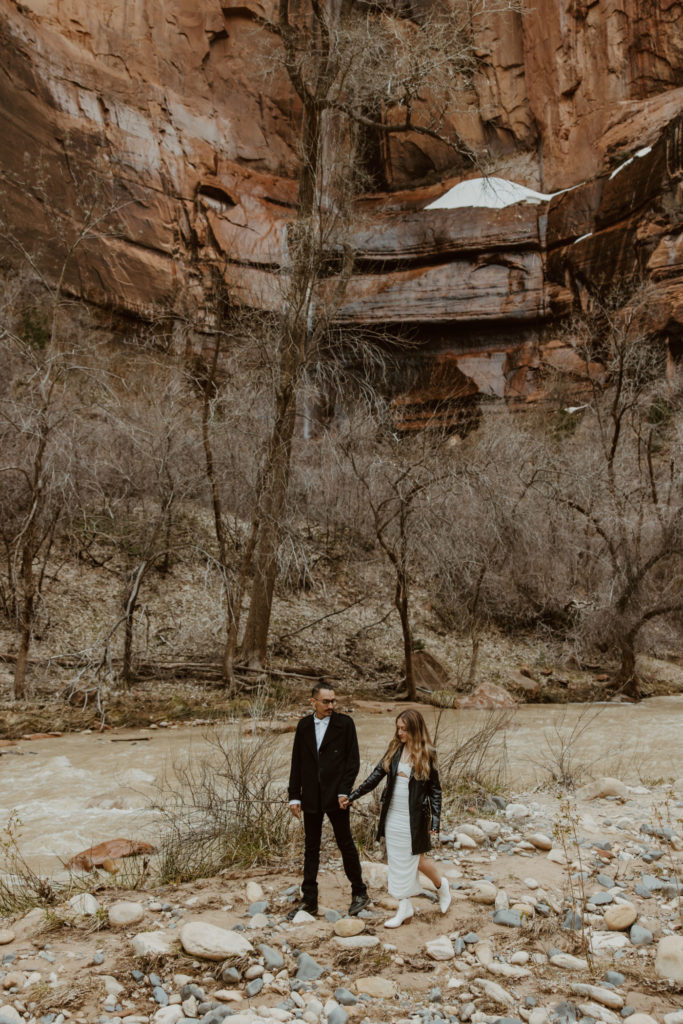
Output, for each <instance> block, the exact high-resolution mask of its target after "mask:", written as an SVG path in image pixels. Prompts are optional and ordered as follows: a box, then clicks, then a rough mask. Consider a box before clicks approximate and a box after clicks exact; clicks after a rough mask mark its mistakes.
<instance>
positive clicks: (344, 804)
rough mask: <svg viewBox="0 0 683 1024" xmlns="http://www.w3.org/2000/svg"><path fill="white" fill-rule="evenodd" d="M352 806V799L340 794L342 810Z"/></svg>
mask: <svg viewBox="0 0 683 1024" xmlns="http://www.w3.org/2000/svg"><path fill="white" fill-rule="evenodd" d="M350 806H351V801H350V800H349V798H348V796H340V797H339V807H340V809H341V810H342V811H345V810H347V808H349V807H350Z"/></svg>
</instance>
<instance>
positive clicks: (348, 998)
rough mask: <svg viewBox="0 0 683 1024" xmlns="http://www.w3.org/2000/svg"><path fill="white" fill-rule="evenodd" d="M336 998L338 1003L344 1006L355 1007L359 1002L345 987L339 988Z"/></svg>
mask: <svg viewBox="0 0 683 1024" xmlns="http://www.w3.org/2000/svg"><path fill="white" fill-rule="evenodd" d="M334 998H335V999H336V1000H337V1002H338V1003H341V1005H342V1006H355V1005H356V1003H357V1002H358V999H357V998H356V996H354V994H353V993H352V992H349V990H348V989H347V988H343V987H341V988H338V989H337V990H336V991H335V993H334Z"/></svg>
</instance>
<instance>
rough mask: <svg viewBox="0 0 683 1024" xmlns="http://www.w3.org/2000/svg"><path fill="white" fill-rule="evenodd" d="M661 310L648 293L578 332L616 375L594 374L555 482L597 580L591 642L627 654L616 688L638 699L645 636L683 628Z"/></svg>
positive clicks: (680, 489)
mask: <svg viewBox="0 0 683 1024" xmlns="http://www.w3.org/2000/svg"><path fill="white" fill-rule="evenodd" d="M650 303H651V296H650V294H649V291H648V289H647V288H640V289H638V290H637V291H635V292H634V293H633V294H631V295H630V296H629V297H627V299H626V301H624V296H623V295H611V296H608V297H607V298H605V299H602V300H600V299H596V300H595V301H594V303H593V307H592V310H591V313H590V314H589V315H588V316H586V317H584V318H582V319H581V320H580V321H577V323H576V324H575V325H574V334H575V344H576V346H577V348H578V350H579V351H580V352H581V353H582V354H585V357H586V361H587V364H588V365H594V366H596V365H600V363H601V364H602V365H603V366H604V373H600V374H599V375H598V374H595V373H594V374H592V375H591V377H590V384H591V394H590V401H588V402H586V403H582V405H583V408H580V409H577V411H576V413H575V415H577V416H580V417H582V418H583V423H582V424H581V427H580V428H578V429H577V430H576V432H575V434H574V435H573V437H572V438H571V439H570V440H569V441H567V442H566V443H565V444H564V445H563V446H562V449H561V450H558V455H559V457H558V458H556V462H555V466H554V468H553V471H552V472H551V473H550V474H549V475H548V477H547V478H546V481H545V483H546V484H547V483H548V482H549V483H550V492H549V494H550V495H551V497H552V499H553V500H555V501H558V502H560V503H562V504H563V505H564V506H565V507H566V508H567V509H568V510H569V511H570V512H571V513H573V514H574V516H575V517H576V521H577V531H578V532H579V534H580V535H581V536H582V537H583V541H584V543H583V557H584V561H585V562H586V563H587V564H588V565H590V566H591V567H592V569H593V574H592V578H593V581H594V589H593V592H592V593H591V594H590V595H589V596H588V598H587V600H585V601H584V603H583V612H582V616H581V624H580V625H581V631H582V633H583V636H584V638H585V639H586V640H588V641H589V642H593V643H595V644H598V645H600V646H602V647H603V648H604V649H616V651H618V654H619V661H620V664H619V671H618V673H617V676H616V680H615V683H616V685H617V686H618V687H619V688H620V689H622V690H623V691H624V692H626V693H628V694H631V695H633V696H638V695H639V694H640V683H639V680H638V675H637V672H636V663H635V655H636V645H637V641H638V637H639V635H640V633H641V631H642V630H643V628H644V627H645V626H646V625H647V624H648V623H651V622H653V621H654V620H657V619H661V618H664V617H668V618H669V619H670V620H672V617H674V618H675V617H678V623H679V626H680V624H681V617H680V616H681V612H683V597H682V596H681V574H682V572H683V476H682V475H681V454H682V449H681V440H682V438H681V422H682V418H681V417H682V412H683V405H682V397H683V390H682V388H681V380H680V372H674V373H673V374H672V377H671V379H669V380H667V379H666V376H665V365H666V351H665V348H664V345H663V343H662V341H661V340H660V339H657V338H656V337H653V336H652V335H651V333H650V332H649V330H648V322H649V313H650ZM672 621H673V620H672Z"/></svg>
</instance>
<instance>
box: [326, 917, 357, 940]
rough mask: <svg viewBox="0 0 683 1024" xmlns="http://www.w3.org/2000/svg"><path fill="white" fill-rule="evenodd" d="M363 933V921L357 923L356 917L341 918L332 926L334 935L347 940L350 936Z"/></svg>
mask: <svg viewBox="0 0 683 1024" xmlns="http://www.w3.org/2000/svg"><path fill="white" fill-rule="evenodd" d="M364 931H365V921H359V920H358V918H357V917H342V918H340V919H339V921H336V922H335V924H334V933H335V935H340V936H342V937H343V938H348V937H349V936H350V935H360V934H361V932H364Z"/></svg>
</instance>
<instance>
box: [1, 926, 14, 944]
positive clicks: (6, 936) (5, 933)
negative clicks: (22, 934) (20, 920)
mask: <svg viewBox="0 0 683 1024" xmlns="http://www.w3.org/2000/svg"><path fill="white" fill-rule="evenodd" d="M15 938H16V934H15V933H14V932H13V931H12V929H11V928H0V946H6V945H8V943H10V942H14V940H15Z"/></svg>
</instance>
